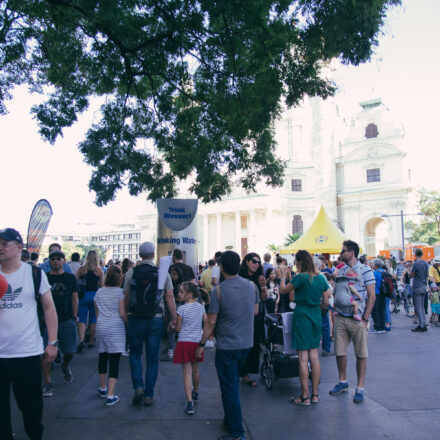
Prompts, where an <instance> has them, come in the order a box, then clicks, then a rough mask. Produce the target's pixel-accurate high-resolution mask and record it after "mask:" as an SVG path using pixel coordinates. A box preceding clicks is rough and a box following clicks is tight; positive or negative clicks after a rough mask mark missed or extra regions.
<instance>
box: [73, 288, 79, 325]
mask: <svg viewBox="0 0 440 440" xmlns="http://www.w3.org/2000/svg"><path fill="white" fill-rule="evenodd" d="M78 302H79V301H78V292H73V293H72V314H73V317H74V318H75V319H76V318H77V317H78Z"/></svg>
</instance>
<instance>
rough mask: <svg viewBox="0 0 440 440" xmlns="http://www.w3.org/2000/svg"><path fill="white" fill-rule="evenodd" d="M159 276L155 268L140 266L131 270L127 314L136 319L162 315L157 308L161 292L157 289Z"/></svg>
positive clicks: (146, 265) (160, 310)
mask: <svg viewBox="0 0 440 440" xmlns="http://www.w3.org/2000/svg"><path fill="white" fill-rule="evenodd" d="M158 278H159V274H158V271H157V267H156V266H152V265H150V264H140V265H139V266H136V267H135V268H134V269H133V278H132V280H131V284H130V304H129V313H130V315H132V316H136V317H138V318H145V319H150V318H154V316H155V315H156V314H158V313H162V309H161V307H160V306H159V303H160V300H161V298H162V291H160V290H159V289H158V286H157V282H158Z"/></svg>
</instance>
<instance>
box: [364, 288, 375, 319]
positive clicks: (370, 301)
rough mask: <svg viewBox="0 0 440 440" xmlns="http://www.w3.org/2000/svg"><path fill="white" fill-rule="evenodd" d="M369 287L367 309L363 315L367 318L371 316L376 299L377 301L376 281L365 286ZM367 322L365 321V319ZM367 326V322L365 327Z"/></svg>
mask: <svg viewBox="0 0 440 440" xmlns="http://www.w3.org/2000/svg"><path fill="white" fill-rule="evenodd" d="M365 287H366V289H367V295H368V298H367V304H366V305H365V311H364V314H363V315H362V317H363V318H364V319H366V320H368V319H369V318H370V315H371V311H372V310H373V307H374V301H376V283H372V284H368V285H367V286H365ZM363 322H365V321H363ZM366 326H367V323H366V322H365V327H366Z"/></svg>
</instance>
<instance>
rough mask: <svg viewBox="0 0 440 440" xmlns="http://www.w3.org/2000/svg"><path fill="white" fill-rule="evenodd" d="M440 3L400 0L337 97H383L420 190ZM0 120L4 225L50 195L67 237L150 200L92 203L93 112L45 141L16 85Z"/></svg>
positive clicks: (429, 133)
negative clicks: (88, 149) (87, 149)
mask: <svg viewBox="0 0 440 440" xmlns="http://www.w3.org/2000/svg"><path fill="white" fill-rule="evenodd" d="M439 22H440V2H439V1H438V0H403V2H402V6H400V7H397V8H393V9H392V10H391V11H390V13H389V14H388V17H387V20H386V24H385V27H384V28H383V29H382V32H383V35H381V36H380V38H379V47H378V48H377V49H376V53H375V55H374V56H373V57H372V60H371V61H370V62H368V63H366V64H363V65H361V66H357V67H354V66H343V67H340V68H339V69H338V71H337V73H336V79H337V84H338V88H339V91H338V94H337V96H338V99H339V100H340V102H341V110H342V111H343V113H344V114H355V113H357V112H358V111H359V110H360V107H359V102H360V101H364V100H367V99H371V98H373V97H381V98H382V101H383V102H384V104H385V105H386V106H387V107H388V108H389V109H390V110H392V111H393V113H394V114H395V115H396V117H397V119H399V120H401V121H402V122H403V123H404V126H405V133H406V144H407V146H408V154H409V157H410V160H411V163H412V166H413V176H414V182H415V184H416V185H417V186H418V187H426V188H428V189H435V190H439V189H440V179H439V178H438V177H437V175H438V168H439V165H440V154H439V147H440V145H439V135H438V131H439V130H438V127H439V116H440V112H439V109H438V106H439V104H440V39H439V38H438V23H439ZM13 96H14V97H13V99H12V100H11V101H9V102H8V103H7V108H8V111H9V114H8V115H6V116H0V133H1V138H0V148H1V157H2V160H1V164H2V167H1V168H2V171H1V180H2V195H1V199H2V206H3V208H2V210H1V213H0V227H15V228H17V229H19V230H21V231H23V232H24V231H26V229H27V224H28V222H29V216H30V214H31V211H32V208H33V206H34V204H35V203H36V202H37V200H39V199H41V198H45V199H47V200H49V202H50V203H51V205H52V208H53V211H54V215H53V217H52V220H51V224H50V227H49V232H50V231H54V232H68V231H69V230H71V229H72V228H74V227H75V225H76V224H77V223H78V222H98V223H99V222H106V223H123V222H125V221H132V222H133V221H134V220H135V219H136V216H137V215H138V214H140V213H141V212H142V210H143V209H145V207H146V204H147V202H146V196H139V197H137V198H134V197H131V196H130V195H129V194H128V192H127V191H126V190H125V191H121V192H120V193H119V194H118V196H117V197H116V200H115V201H114V202H110V204H109V205H107V206H106V207H103V208H98V207H96V206H95V205H94V204H93V201H94V198H95V196H94V193H92V192H90V191H89V189H88V181H89V179H90V175H91V172H92V169H91V168H90V167H89V166H88V165H87V164H85V163H84V162H83V158H82V155H81V153H80V152H79V151H78V149H77V145H78V143H79V142H80V141H81V140H82V139H83V137H84V134H85V132H86V130H87V129H88V127H89V126H90V125H91V124H92V123H93V122H94V121H96V120H97V119H98V118H99V114H98V111H97V108H91V109H90V110H89V111H88V112H86V113H84V114H83V115H81V116H80V117H79V120H78V122H77V123H76V124H75V125H74V126H72V127H70V128H68V129H66V130H65V131H64V136H63V138H59V140H58V141H57V142H56V144H55V145H53V146H52V145H50V144H48V143H45V142H43V140H42V139H41V138H40V136H39V134H38V126H37V123H36V121H35V120H33V119H32V116H31V115H30V108H31V107H32V105H34V104H36V103H39V102H42V101H43V100H44V98H43V97H42V96H40V95H30V94H28V92H27V90H26V88H25V87H20V88H17V89H16V90H15V91H14V93H13Z"/></svg>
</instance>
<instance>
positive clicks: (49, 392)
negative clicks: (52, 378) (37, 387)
mask: <svg viewBox="0 0 440 440" xmlns="http://www.w3.org/2000/svg"><path fill="white" fill-rule="evenodd" d="M43 396H44V397H52V396H53V385H52V384H51V383H47V384H46V385H45V386H44V388H43Z"/></svg>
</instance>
